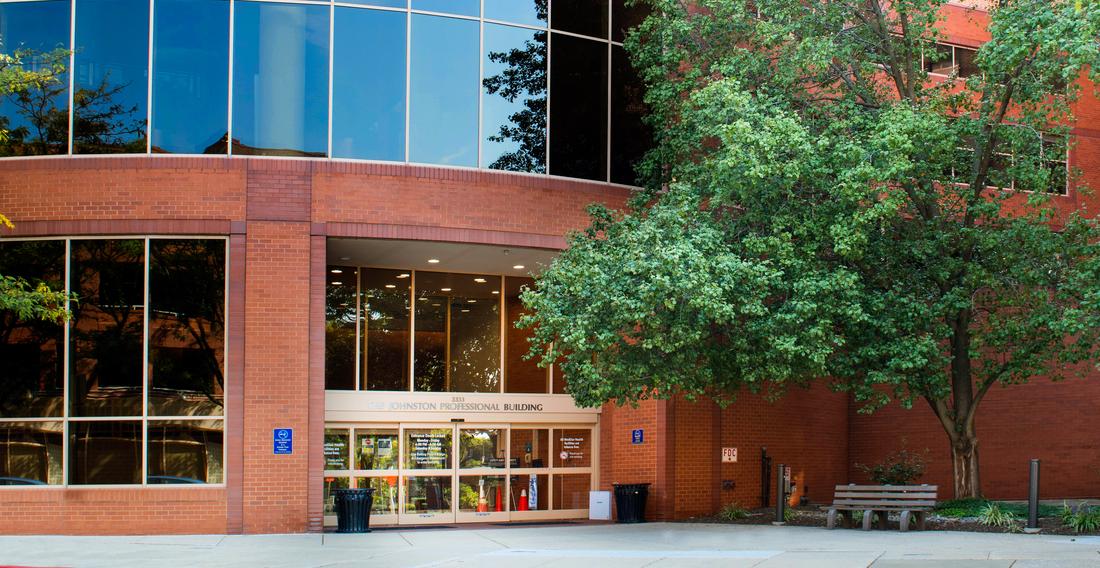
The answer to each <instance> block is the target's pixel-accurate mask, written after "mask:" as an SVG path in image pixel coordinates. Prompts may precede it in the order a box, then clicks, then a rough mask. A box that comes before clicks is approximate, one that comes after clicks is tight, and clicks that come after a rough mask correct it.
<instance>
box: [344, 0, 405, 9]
mask: <svg viewBox="0 0 1100 568" xmlns="http://www.w3.org/2000/svg"><path fill="white" fill-rule="evenodd" d="M340 1H341V2H344V3H346V4H362V5H364V6H382V7H383V8H408V7H409V0H340Z"/></svg>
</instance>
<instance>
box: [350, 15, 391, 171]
mask: <svg viewBox="0 0 1100 568" xmlns="http://www.w3.org/2000/svg"><path fill="white" fill-rule="evenodd" d="M406 17H407V16H406V15H405V13H404V12H385V11H381V10H364V9H361V8H342V7H338V8H336V14H335V19H336V23H335V30H334V34H333V36H334V37H333V44H334V45H333V54H332V57H333V61H332V155H333V156H334V157H337V158H359V159H366V160H392V161H404V160H405V18H406Z"/></svg>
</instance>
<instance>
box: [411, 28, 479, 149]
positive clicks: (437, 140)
mask: <svg viewBox="0 0 1100 568" xmlns="http://www.w3.org/2000/svg"><path fill="white" fill-rule="evenodd" d="M412 19H413V21H412V57H411V59H412V61H411V65H410V73H411V80H410V87H409V88H410V89H411V91H410V93H409V107H410V108H409V160H410V161H412V162H420V163H425V164H443V165H448V166H469V167H475V166H477V115H478V112H477V109H478V101H477V99H478V79H479V77H480V56H479V54H478V46H479V45H480V38H479V37H478V36H479V35H480V34H479V25H478V23H477V22H475V21H470V20H458V19H455V18H442V17H438V16H426V15H423V14H414V15H413V16H412Z"/></svg>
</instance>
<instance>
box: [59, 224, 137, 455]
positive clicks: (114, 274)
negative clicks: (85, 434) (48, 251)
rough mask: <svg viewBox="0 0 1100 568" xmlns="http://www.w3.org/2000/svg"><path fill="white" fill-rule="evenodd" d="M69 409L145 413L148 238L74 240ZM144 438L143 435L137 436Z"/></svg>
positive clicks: (78, 412) (82, 412)
mask: <svg viewBox="0 0 1100 568" xmlns="http://www.w3.org/2000/svg"><path fill="white" fill-rule="evenodd" d="M71 247H72V248H71V250H72V257H71V258H70V263H71V264H70V275H69V278H70V283H71V286H72V289H73V292H75V293H76V294H77V295H78V297H79V298H78V301H77V302H76V304H75V306H74V310H73V315H72V321H71V324H70V325H71V329H70V334H69V339H70V345H71V352H70V354H69V360H70V367H71V368H70V371H69V372H70V378H71V382H70V386H69V388H70V391H69V401H70V405H71V409H70V413H71V414H72V415H73V416H141V415H142V410H141V408H142V371H141V366H142V350H143V348H144V347H143V342H142V336H143V334H144V333H143V328H144V314H143V312H144V310H145V306H144V303H145V302H144V296H145V294H144V289H145V242H144V241H142V240H138V239H130V240H113V239H94V240H86V241H81V240H74V241H72V244H71ZM139 441H140V440H139Z"/></svg>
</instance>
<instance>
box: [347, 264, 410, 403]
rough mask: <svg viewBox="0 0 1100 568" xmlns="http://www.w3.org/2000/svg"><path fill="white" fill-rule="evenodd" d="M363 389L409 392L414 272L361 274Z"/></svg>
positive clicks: (367, 270) (384, 271) (390, 271)
mask: <svg viewBox="0 0 1100 568" xmlns="http://www.w3.org/2000/svg"><path fill="white" fill-rule="evenodd" d="M359 274H360V280H361V284H360V286H361V290H362V291H361V294H362V300H361V302H362V306H363V309H362V313H360V315H359V317H360V323H359V328H360V333H362V334H363V372H362V375H363V376H362V384H363V390H387V391H407V390H409V297H410V295H411V292H410V286H411V283H412V276H411V275H412V273H411V272H409V271H407V270H379V269H373V268H364V269H361V270H360V272H359Z"/></svg>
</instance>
